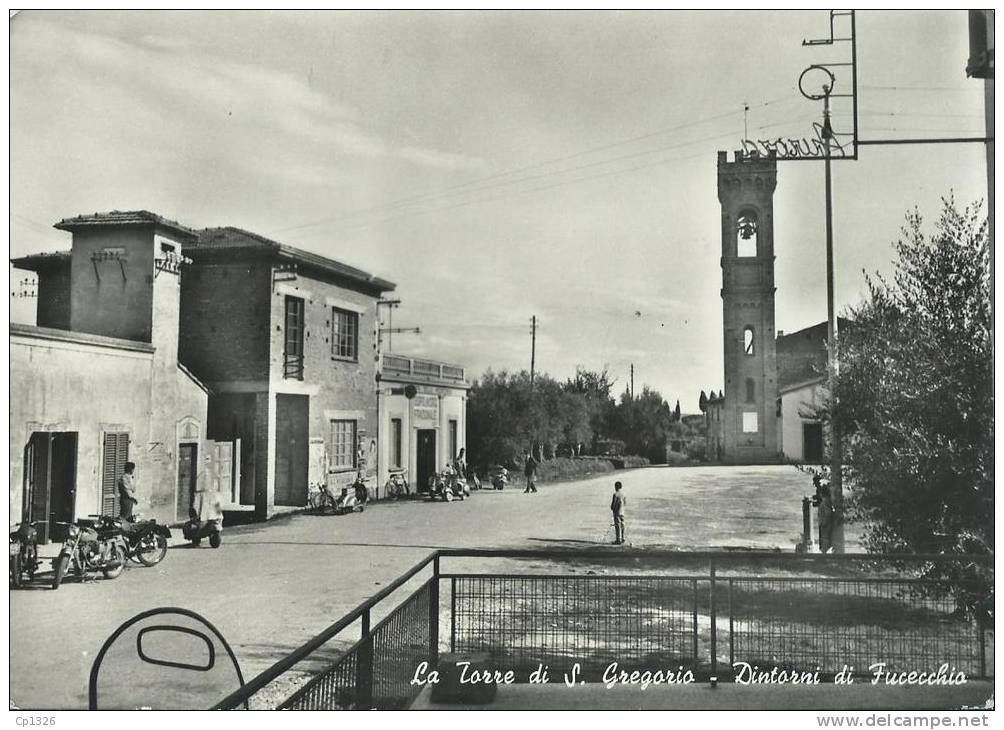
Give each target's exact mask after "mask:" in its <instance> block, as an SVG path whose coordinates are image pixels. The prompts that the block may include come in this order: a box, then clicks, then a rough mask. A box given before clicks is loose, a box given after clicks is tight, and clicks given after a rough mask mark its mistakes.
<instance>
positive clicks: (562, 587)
mask: <svg viewBox="0 0 1004 730" xmlns="http://www.w3.org/2000/svg"><path fill="white" fill-rule="evenodd" d="M451 588H452V611H451V624H450V631H451V641H450V644H451V648H452V651H454V652H458V653H487V654H488V655H490V656H492V657H497V658H498V659H500V660H501V659H503V658H504V663H505V666H506V667H507V668H512V669H514V670H517V671H519V672H528V671H532V670H533V669H535V668H536V667H537V665H538V664H545V665H551V666H553V665H559V664H565V665H569V666H570V665H571V664H572V663H574V662H579V663H580V665H581V666H582V669H583V672H584V673H585V676H588V675H589V673H590V670H596V669H601V668H602V667H604V666H606V665H608V664H609V663H610V662H613V661H616V662H618V663H619V665H620V666H622V667H632V666H643V665H653V664H654V665H657V666H660V667H665V666H672V667H677V666H684V667H692V666H693V665H694V663H695V662H696V660H697V653H698V645H697V616H698V614H697V605H698V581H697V580H695V579H691V578H686V577H605V576H604V577H586V576H516V575H477V576H454V577H451Z"/></svg>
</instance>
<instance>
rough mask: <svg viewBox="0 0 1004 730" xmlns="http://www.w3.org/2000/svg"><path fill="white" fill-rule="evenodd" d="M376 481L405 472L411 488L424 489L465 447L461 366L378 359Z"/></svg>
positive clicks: (464, 391) (464, 388)
mask: <svg viewBox="0 0 1004 730" xmlns="http://www.w3.org/2000/svg"><path fill="white" fill-rule="evenodd" d="M382 361H383V364H382V368H381V380H380V391H379V393H380V447H379V448H380V453H381V454H385V455H386V457H384V458H381V459H380V473H379V483H380V484H384V483H385V482H386V480H387V476H388V474H389V472H390V471H391V470H406V474H407V479H408V481H409V482H410V483H411V485H412V489H413V491H414V490H417V491H426V490H427V488H428V484H429V477H430V476H431V475H432V474H433V473H434V472H436V471H440V470H442V469H443V467H444V466H446V464H447V463H449V462H451V461H452V460H453V459H455V458H456V456H457V454H458V453H459V451H460V449H462V448H466V447H467V434H466V431H467V429H466V428H465V424H466V423H467V392H468V391H469V390H470V387H471V386H470V383H469V382H468V380H467V374H466V371H465V370H464V368H463V367H461V366H459V365H450V364H447V363H441V362H435V361H432V360H424V359H419V358H414V357H407V356H403V355H394V354H386V355H384V356H383V358H382Z"/></svg>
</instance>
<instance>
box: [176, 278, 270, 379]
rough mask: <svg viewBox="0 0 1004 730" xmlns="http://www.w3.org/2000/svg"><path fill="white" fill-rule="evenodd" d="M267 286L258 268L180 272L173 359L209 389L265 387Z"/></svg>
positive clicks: (267, 345) (267, 333)
mask: <svg viewBox="0 0 1004 730" xmlns="http://www.w3.org/2000/svg"><path fill="white" fill-rule="evenodd" d="M270 283H271V267H270V265H268V264H266V263H263V262H243V263H195V264H191V265H188V266H186V267H184V268H183V270H182V275H181V336H180V342H179V354H178V359H179V360H181V362H182V363H183V364H184V365H185V366H186V367H187V368H188V369H190V370H191V371H192V372H193V373H195V375H196V376H198V377H199V378H200V379H202V380H203V381H204V382H206V383H209V384H212V383H217V382H233V381H258V382H264V381H267V380H268V364H269V363H268V352H269V299H268V292H269V288H270Z"/></svg>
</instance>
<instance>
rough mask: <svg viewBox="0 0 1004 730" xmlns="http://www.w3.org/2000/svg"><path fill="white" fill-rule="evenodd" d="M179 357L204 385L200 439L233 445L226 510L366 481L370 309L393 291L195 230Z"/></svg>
mask: <svg viewBox="0 0 1004 730" xmlns="http://www.w3.org/2000/svg"><path fill="white" fill-rule="evenodd" d="M188 256H189V257H190V258H191V259H192V264H191V266H190V267H188V268H187V270H186V272H185V276H184V278H183V279H182V285H181V289H182V312H181V326H182V331H183V332H184V337H183V340H182V345H181V358H182V361H183V362H185V363H186V364H187V365H188V366H189V367H190V368H191V369H192V371H193V372H194V373H196V375H197V376H198V377H199V378H200V379H202V380H203V381H204V382H205V383H206V384H207V385H208V386H209V388H210V389H211V391H212V396H211V397H210V400H209V435H210V437H211V438H213V439H217V440H224V441H233V442H235V443H236V444H238V448H239V452H240V458H239V465H238V470H239V473H240V484H241V488H240V492H239V495H238V499H237V500H236V503H235V504H233V505H231V509H232V510H233V511H250V512H253V513H254V516H255V517H256V518H257V519H266V518H268V517H270V516H272V515H273V514H275V513H277V512H282V511H287V510H289V509H295V508H298V507H303V506H305V505H306V504H307V500H308V495H309V493H310V491H311V490H316V489H317V488H319V486H320V485H321V484H325V485H326V486H327V487H328V488H329V489H330V490H332V491H333V493H336V494H337V493H338V492H337V491H336V490H339V489H340V488H341V487H342V486H346V485H348V484H351V483H352V482H353V481H354V480H355V478H356V475H357V472H358V471H359V470H362V471H364V472H366V473H367V474H369V475H370V476H374V477H375V475H376V458H377V397H376V383H377V379H376V374H377V362H376V349H375V345H376V329H377V327H378V324H377V311H376V309H377V307H376V303H377V301H378V300H379V298H380V295H381V294H382V293H383V292H387V291H391V290H393V289H394V284H392V283H390V282H387V281H385V280H383V279H380V278H378V277H375V276H373V275H371V274H368V273H366V272H363V271H360V270H358V269H355V268H352V267H349V266H345V265H344V264H341V263H339V262H337V261H333V260H331V259H327V258H324V257H321V256H316V255H314V254H310V253H308V252H305V251H300V250H298V249H295V248H293V247H290V246H286V245H284V244H281V243H278V242H276V241H272V240H270V239H267V238H265V237H263V236H259V235H257V234H254V233H251V232H248V231H244V230H241V229H238V228H212V229H206V230H203V231H201V232H200V233H199V237H198V240H197V241H196V243H195V244H194V245H193V246H191V247H190V248H189V249H188Z"/></svg>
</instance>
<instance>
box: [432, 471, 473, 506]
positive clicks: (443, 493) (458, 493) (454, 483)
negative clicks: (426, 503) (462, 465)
mask: <svg viewBox="0 0 1004 730" xmlns="http://www.w3.org/2000/svg"><path fill="white" fill-rule="evenodd" d="M470 494H471V489H470V487H469V486H468V485H467V481H466V480H464V479H461V478H460V477H459V476H457V473H456V472H455V471H453V470H452V469H446V470H444V471H441V472H437V473H435V474H433V475H432V476H431V477H429V499H433V500H435V499H441V500H443V501H444V502H452V501H453V500H454V499H460V500H463V499H465V498H466V497H469V496H470Z"/></svg>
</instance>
